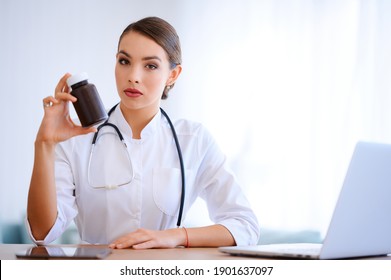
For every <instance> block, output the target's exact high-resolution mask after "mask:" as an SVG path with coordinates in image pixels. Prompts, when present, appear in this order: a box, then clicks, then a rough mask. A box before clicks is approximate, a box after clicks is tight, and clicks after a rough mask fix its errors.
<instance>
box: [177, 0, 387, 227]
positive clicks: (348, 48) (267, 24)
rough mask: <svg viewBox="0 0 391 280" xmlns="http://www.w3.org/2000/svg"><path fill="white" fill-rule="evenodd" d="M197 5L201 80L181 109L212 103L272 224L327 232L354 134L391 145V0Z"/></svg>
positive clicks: (263, 218)
mask: <svg viewBox="0 0 391 280" xmlns="http://www.w3.org/2000/svg"><path fill="white" fill-rule="evenodd" d="M203 2H204V1H201V3H203ZM186 7H187V8H188V13H190V14H191V13H192V12H193V9H192V4H190V3H188V6H186ZM197 12H198V13H199V15H200V17H199V20H197V21H195V20H194V25H192V27H193V29H194V32H196V34H197V38H198V40H200V38H201V39H202V40H200V41H199V42H198V43H195V42H194V43H193V44H194V47H195V48H192V49H190V48H189V47H188V46H186V48H185V51H186V52H188V53H190V54H191V55H192V57H191V58H190V59H189V58H188V60H190V62H189V61H187V62H185V64H186V65H188V67H189V68H194V67H196V68H197V66H198V67H199V70H197V71H199V72H200V73H201V74H200V77H202V78H201V79H198V78H197V79H195V78H194V76H196V75H189V76H188V77H187V78H188V80H186V81H185V82H183V83H182V84H181V86H182V87H185V88H186V98H187V100H186V99H185V98H184V99H183V100H181V105H180V106H181V107H182V108H186V109H183V110H190V111H191V110H200V111H202V117H203V121H204V123H206V124H207V125H208V126H209V128H210V129H211V130H212V132H213V134H214V135H215V136H216V138H217V139H218V141H219V143H220V144H221V146H222V148H223V149H224V151H225V152H226V153H227V154H228V158H229V159H230V162H231V163H232V165H233V169H234V171H235V172H236V174H237V175H238V177H239V179H240V181H241V182H242V183H243V188H244V190H245V191H246V193H247V194H248V196H249V199H250V201H251V203H252V206H253V208H254V209H255V211H256V212H257V214H258V216H259V220H260V222H261V225H262V226H264V227H274V228H286V229H303V228H310V229H318V230H320V231H322V232H324V230H325V229H327V226H328V222H329V219H330V218H331V214H332V211H333V207H334V204H335V202H336V199H337V196H338V193H339V190H340V188H341V186H342V182H343V179H344V175H345V171H346V168H347V165H348V163H349V160H350V156H351V153H352V151H353V148H354V144H355V143H356V141H358V140H369V141H381V142H391V122H390V121H391V119H390V117H391V116H390V108H391V96H390V86H391V83H390V77H391V55H390V53H391V39H390V27H391V17H390V16H389V15H390V12H391V2H390V1H366V0H363V1H356V0H350V1H349V0H347V1H346V0H344V1H315V0H314V1H310V0H307V1H289V0H287V1H281V0H280V1H205V3H204V6H203V9H199V10H198V11H197ZM193 19H194V18H193ZM187 28H188V27H186V31H185V30H181V31H182V32H184V33H185V37H186V35H187V34H190V35H189V36H191V34H192V31H193V30H191V31H188V29H187ZM197 32H202V33H203V35H198V33H197ZM193 35H194V33H193ZM192 81H193V84H194V88H193V89H191V88H189V84H191V83H192ZM189 92H190V93H189ZM189 95H191V96H193V98H188V96H189ZM194 96H196V97H194ZM186 101H188V102H186ZM197 101H198V103H197ZM195 103H196V104H197V106H194V104H195ZM194 108H196V109H194Z"/></svg>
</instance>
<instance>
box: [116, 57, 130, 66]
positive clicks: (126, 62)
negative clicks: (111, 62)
mask: <svg viewBox="0 0 391 280" xmlns="http://www.w3.org/2000/svg"><path fill="white" fill-rule="evenodd" d="M118 63H119V64H121V65H128V64H129V60H127V59H126V58H119V59H118Z"/></svg>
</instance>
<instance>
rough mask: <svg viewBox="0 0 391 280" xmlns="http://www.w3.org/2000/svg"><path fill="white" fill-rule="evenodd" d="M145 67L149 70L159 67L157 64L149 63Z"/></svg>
mask: <svg viewBox="0 0 391 280" xmlns="http://www.w3.org/2000/svg"><path fill="white" fill-rule="evenodd" d="M145 67H146V68H147V69H149V70H155V69H157V68H158V67H157V65H155V64H147V65H146V66H145Z"/></svg>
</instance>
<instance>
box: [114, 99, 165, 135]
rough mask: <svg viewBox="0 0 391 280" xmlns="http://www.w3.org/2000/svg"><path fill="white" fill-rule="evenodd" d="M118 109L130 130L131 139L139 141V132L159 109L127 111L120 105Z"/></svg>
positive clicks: (127, 109)
mask: <svg viewBox="0 0 391 280" xmlns="http://www.w3.org/2000/svg"><path fill="white" fill-rule="evenodd" d="M120 109H121V111H122V114H123V115H124V117H125V120H126V122H127V123H128V124H129V126H130V128H131V129H132V135H133V139H141V131H142V130H143V129H144V128H145V127H146V126H147V124H148V123H149V122H150V121H151V120H152V119H153V117H154V116H155V115H156V114H157V113H158V111H159V108H152V109H151V108H143V109H136V110H133V109H129V108H126V107H125V106H123V105H122V103H120Z"/></svg>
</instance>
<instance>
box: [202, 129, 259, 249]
mask: <svg viewBox="0 0 391 280" xmlns="http://www.w3.org/2000/svg"><path fill="white" fill-rule="evenodd" d="M202 142H203V146H204V147H205V146H206V149H204V150H205V153H204V157H203V160H202V165H201V167H200V170H199V174H198V176H197V178H198V179H197V181H198V182H197V183H196V184H199V186H202V187H203V191H202V192H201V194H200V196H201V197H202V198H203V199H204V200H205V201H206V204H207V207H208V211H209V217H210V219H211V220H212V221H213V222H214V223H216V224H221V225H223V226H225V227H226V228H227V229H228V230H229V231H230V233H231V234H232V236H233V237H234V239H235V242H236V245H253V244H257V242H258V239H259V232H260V229H259V224H258V220H257V217H256V215H255V213H254V212H253V210H252V209H251V207H250V204H249V201H248V200H247V198H246V197H245V195H244V193H243V191H242V189H241V187H240V186H239V184H238V182H237V180H236V178H235V176H234V175H233V173H232V172H231V171H230V170H229V168H228V166H227V162H226V157H225V156H224V154H223V153H222V152H221V151H220V149H219V147H218V146H217V144H216V143H215V141H214V140H213V139H212V137H211V136H210V134H208V133H207V134H206V138H205V139H204V140H203V141H202Z"/></svg>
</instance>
